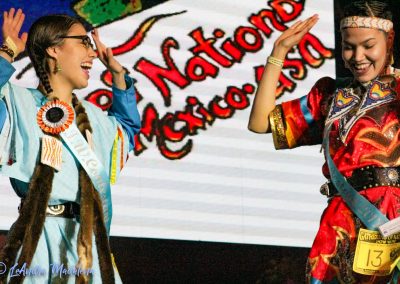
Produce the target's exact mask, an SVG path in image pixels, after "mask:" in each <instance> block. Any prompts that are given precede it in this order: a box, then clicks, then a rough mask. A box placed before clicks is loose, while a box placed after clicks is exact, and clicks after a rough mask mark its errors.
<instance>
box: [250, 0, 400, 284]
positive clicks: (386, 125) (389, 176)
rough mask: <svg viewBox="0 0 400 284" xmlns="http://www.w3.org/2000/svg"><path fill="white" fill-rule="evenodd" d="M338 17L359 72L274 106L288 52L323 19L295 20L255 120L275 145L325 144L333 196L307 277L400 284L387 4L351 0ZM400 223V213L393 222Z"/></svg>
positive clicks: (394, 90) (398, 180)
mask: <svg viewBox="0 0 400 284" xmlns="http://www.w3.org/2000/svg"><path fill="white" fill-rule="evenodd" d="M344 13H345V15H344V17H343V18H342V20H341V22H340V30H341V35H342V58H343V60H344V62H345V66H346V67H347V68H348V69H349V70H350V71H351V73H352V75H353V76H352V78H346V79H343V78H342V79H336V80H335V79H332V78H329V77H325V78H322V79H319V80H318V81H317V82H316V84H315V85H314V87H313V88H312V89H311V91H310V92H309V93H308V94H307V95H306V96H304V97H301V98H299V99H295V100H292V101H288V102H283V103H281V104H278V105H276V103H275V91H276V87H277V83H278V79H279V76H280V72H281V69H282V67H284V60H285V57H286V55H287V53H288V52H289V51H290V50H291V49H292V48H293V46H295V45H296V44H298V43H299V42H300V40H301V39H302V38H303V36H304V35H305V34H306V33H307V32H308V31H309V30H310V29H311V28H312V27H313V26H314V25H315V23H316V22H317V21H318V16H317V15H314V16H312V17H310V18H308V19H307V20H305V21H298V22H296V23H295V24H294V25H293V26H291V27H290V28H289V29H287V30H286V31H284V32H283V33H282V34H281V35H280V36H279V37H278V39H277V40H276V41H275V44H274V48H273V50H272V54H271V56H270V57H269V58H268V60H267V65H266V68H265V70H264V74H263V77H262V80H261V81H260V84H259V86H258V89H257V92H256V96H255V100H254V104H253V107H252V111H251V114H250V119H249V129H250V130H252V131H254V132H256V133H267V132H272V135H273V140H274V144H275V147H276V148H277V149H289V148H294V147H298V146H302V145H316V144H322V146H323V149H324V153H325V159H326V163H325V164H324V166H323V173H324V175H325V177H326V178H327V179H328V182H327V183H326V184H325V185H323V186H322V187H321V193H323V194H325V195H327V197H328V198H329V199H328V200H329V201H328V206H327V208H326V209H325V211H324V213H323V215H322V217H321V221H320V227H319V231H318V233H317V236H316V238H315V240H314V243H313V245H312V248H311V251H310V254H309V258H308V267H307V280H308V281H307V282H308V283H400V282H399V280H398V270H399V268H398V267H400V265H399V259H400V233H399V232H398V230H394V229H395V227H396V226H393V227H392V228H390V225H391V224H392V223H388V221H389V220H392V219H396V218H397V217H399V216H400V168H399V166H400V151H399V142H400V141H399V140H400V101H399V94H400V76H399V75H400V74H399V73H398V72H397V70H396V69H394V68H393V67H392V66H391V65H392V63H393V41H394V31H393V22H392V16H391V13H390V11H389V10H388V7H387V5H386V4H385V3H383V2H380V1H352V2H351V3H350V4H349V5H348V6H346V7H345V9H344ZM396 220H400V219H396ZM397 227H398V226H397Z"/></svg>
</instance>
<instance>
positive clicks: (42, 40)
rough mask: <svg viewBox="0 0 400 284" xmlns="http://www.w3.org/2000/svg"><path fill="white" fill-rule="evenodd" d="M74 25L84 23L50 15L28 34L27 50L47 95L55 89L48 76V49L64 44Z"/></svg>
mask: <svg viewBox="0 0 400 284" xmlns="http://www.w3.org/2000/svg"><path fill="white" fill-rule="evenodd" d="M74 24H82V22H81V21H80V20H79V19H77V18H73V17H71V16H68V15H48V16H43V17H40V18H39V19H37V20H36V21H35V22H34V23H33V25H32V26H31V28H30V30H29V33H28V40H27V43H26V49H27V52H28V55H29V58H30V59H31V62H32V65H33V68H35V71H36V74H37V76H38V77H39V80H40V82H41V84H42V85H43V87H44V89H45V91H46V93H47V94H49V93H51V92H52V91H53V89H52V88H51V86H50V82H49V77H48V74H49V73H51V70H50V67H49V64H48V59H49V58H50V56H49V55H48V53H47V51H46V49H47V48H48V47H50V46H55V45H59V44H61V43H62V41H63V39H62V38H61V37H62V36H66V35H67V34H68V31H69V30H70V29H71V27H72V26H73V25H74Z"/></svg>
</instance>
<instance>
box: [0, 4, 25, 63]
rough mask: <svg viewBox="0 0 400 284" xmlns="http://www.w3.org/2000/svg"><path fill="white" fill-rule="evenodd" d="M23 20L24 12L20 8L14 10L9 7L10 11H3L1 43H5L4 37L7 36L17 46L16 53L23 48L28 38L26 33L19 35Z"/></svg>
mask: <svg viewBox="0 0 400 284" xmlns="http://www.w3.org/2000/svg"><path fill="white" fill-rule="evenodd" d="M24 20H25V14H24V13H23V12H22V10H21V9H18V11H17V12H15V9H14V8H11V9H10V11H8V12H7V11H4V12H3V26H2V33H3V43H5V40H6V38H7V37H9V38H10V39H11V40H12V41H13V42H14V43H15V45H16V46H17V49H18V50H17V52H16V53H17V54H18V53H21V52H23V51H24V50H25V45H26V40H27V38H28V34H27V33H22V35H21V36H20V35H19V32H20V30H21V27H22V24H23V23H24ZM17 54H14V56H17Z"/></svg>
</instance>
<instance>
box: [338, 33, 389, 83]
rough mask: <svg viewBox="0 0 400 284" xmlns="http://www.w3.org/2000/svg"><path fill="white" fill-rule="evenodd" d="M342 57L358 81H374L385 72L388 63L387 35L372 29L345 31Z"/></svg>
mask: <svg viewBox="0 0 400 284" xmlns="http://www.w3.org/2000/svg"><path fill="white" fill-rule="evenodd" d="M342 57H343V60H344V62H345V63H346V65H347V68H349V69H350V71H351V73H353V76H354V78H355V79H356V80H357V81H359V82H361V83H365V82H369V81H371V80H373V79H374V78H376V77H377V76H378V75H380V74H381V73H382V72H383V71H384V69H385V66H386V63H387V58H388V56H387V38H386V35H385V33H384V32H383V31H380V30H378V29H372V28H346V29H343V30H342Z"/></svg>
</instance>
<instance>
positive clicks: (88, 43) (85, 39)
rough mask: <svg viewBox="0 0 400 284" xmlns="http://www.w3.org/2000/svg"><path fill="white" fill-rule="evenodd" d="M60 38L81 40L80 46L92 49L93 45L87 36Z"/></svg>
mask: <svg viewBox="0 0 400 284" xmlns="http://www.w3.org/2000/svg"><path fill="white" fill-rule="evenodd" d="M60 38H76V39H80V40H82V44H83V45H84V46H85V47H86V48H89V47H90V48H92V49H94V48H93V43H92V40H91V39H90V37H89V36H88V35H76V36H60Z"/></svg>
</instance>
